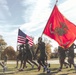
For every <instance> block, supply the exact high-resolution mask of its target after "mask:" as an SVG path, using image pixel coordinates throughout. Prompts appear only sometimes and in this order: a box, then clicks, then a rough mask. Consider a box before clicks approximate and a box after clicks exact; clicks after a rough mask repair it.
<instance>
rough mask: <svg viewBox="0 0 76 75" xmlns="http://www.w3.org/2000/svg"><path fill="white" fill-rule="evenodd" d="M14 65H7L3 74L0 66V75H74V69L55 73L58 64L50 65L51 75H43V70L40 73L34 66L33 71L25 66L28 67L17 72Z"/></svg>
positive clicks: (45, 74) (64, 69)
mask: <svg viewBox="0 0 76 75" xmlns="http://www.w3.org/2000/svg"><path fill="white" fill-rule="evenodd" d="M15 66H16V65H15V64H13V65H11V64H8V65H7V67H8V69H7V71H6V72H5V73H3V72H2V67H1V66H0V75H76V73H75V70H74V68H73V67H72V68H65V67H63V69H62V71H61V72H57V69H58V68H59V65H58V64H51V66H50V70H51V74H47V73H43V68H41V70H40V71H38V70H37V67H36V66H35V67H34V69H32V68H31V66H30V65H27V66H28V67H27V68H25V70H24V71H20V72H19V71H18V70H17V69H16V68H15Z"/></svg>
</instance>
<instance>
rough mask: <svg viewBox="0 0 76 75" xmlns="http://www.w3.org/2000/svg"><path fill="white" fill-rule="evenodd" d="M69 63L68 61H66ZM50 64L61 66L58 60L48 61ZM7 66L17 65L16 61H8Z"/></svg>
mask: <svg viewBox="0 0 76 75" xmlns="http://www.w3.org/2000/svg"><path fill="white" fill-rule="evenodd" d="M65 61H67V60H65ZM74 61H75V63H76V58H75V59H74ZM48 63H50V64H59V60H58V59H50V60H48ZM7 64H16V61H8V62H7Z"/></svg>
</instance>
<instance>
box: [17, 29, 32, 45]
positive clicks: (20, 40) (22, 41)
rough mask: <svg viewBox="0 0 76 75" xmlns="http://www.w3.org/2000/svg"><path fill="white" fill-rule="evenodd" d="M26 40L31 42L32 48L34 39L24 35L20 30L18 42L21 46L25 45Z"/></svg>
mask: <svg viewBox="0 0 76 75" xmlns="http://www.w3.org/2000/svg"><path fill="white" fill-rule="evenodd" d="M26 39H28V40H29V45H30V46H32V45H33V38H31V37H30V36H28V35H26V34H25V33H23V32H22V31H21V30H20V29H19V31H18V39H17V42H18V43H21V44H24V43H25V40H26Z"/></svg>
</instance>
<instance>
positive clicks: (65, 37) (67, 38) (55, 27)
mask: <svg viewBox="0 0 76 75" xmlns="http://www.w3.org/2000/svg"><path fill="white" fill-rule="evenodd" d="M43 34H45V35H47V36H49V37H50V38H52V39H54V40H55V41H57V42H58V43H59V45H60V46H62V47H64V48H68V47H69V46H70V45H71V44H72V43H73V42H74V40H75V39H76V26H75V25H74V24H73V23H71V22H70V21H69V20H67V19H66V18H65V17H64V16H63V15H62V14H61V13H60V11H59V10H58V8H57V6H56V5H55V6H54V9H53V11H52V14H51V16H50V18H49V20H48V22H47V24H46V26H45V29H44V31H43Z"/></svg>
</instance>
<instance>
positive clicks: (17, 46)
mask: <svg viewBox="0 0 76 75" xmlns="http://www.w3.org/2000/svg"><path fill="white" fill-rule="evenodd" d="M19 29H20V28H18V32H19ZM17 40H18V34H17ZM16 49H17V51H18V42H17V46H16Z"/></svg>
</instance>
